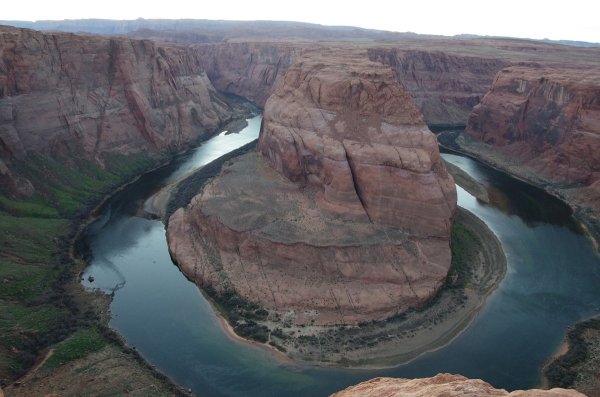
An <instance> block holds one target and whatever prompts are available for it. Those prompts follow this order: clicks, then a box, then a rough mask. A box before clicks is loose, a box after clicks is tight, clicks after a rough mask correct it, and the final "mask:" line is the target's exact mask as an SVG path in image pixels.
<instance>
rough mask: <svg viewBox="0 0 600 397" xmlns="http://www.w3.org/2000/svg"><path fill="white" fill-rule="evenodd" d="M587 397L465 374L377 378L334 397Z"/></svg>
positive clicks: (560, 390) (333, 395) (564, 391)
mask: <svg viewBox="0 0 600 397" xmlns="http://www.w3.org/2000/svg"><path fill="white" fill-rule="evenodd" d="M359 396H360V397H393V396H398V397H400V396H403V397H408V396H410V397H446V396H453V397H501V396H510V397H585V395H583V394H581V393H579V392H577V391H575V390H567V389H558V388H557V389H551V390H538V389H532V390H516V391H513V392H511V393H509V392H507V391H506V390H502V389H495V388H494V387H493V386H491V385H490V384H489V383H486V382H484V381H482V380H479V379H468V378H465V377H464V376H461V375H450V374H438V375H436V376H434V377H432V378H421V379H395V378H375V379H371V380H369V381H366V382H363V383H360V384H358V385H356V386H351V387H349V388H347V389H345V390H342V391H340V392H338V393H335V394H332V395H331V397H359Z"/></svg>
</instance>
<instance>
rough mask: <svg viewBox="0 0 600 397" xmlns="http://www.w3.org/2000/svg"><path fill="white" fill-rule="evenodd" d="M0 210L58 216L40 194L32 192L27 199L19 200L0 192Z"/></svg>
mask: <svg viewBox="0 0 600 397" xmlns="http://www.w3.org/2000/svg"><path fill="white" fill-rule="evenodd" d="M0 210H3V211H5V212H8V213H11V214H15V215H19V216H26V217H38V218H58V217H59V216H60V214H59V213H58V211H57V210H56V209H55V208H52V207H50V206H48V203H46V201H45V200H44V198H43V197H42V196H41V195H40V194H34V195H33V197H31V198H29V199H19V200H14V199H11V198H9V197H6V196H4V195H2V194H0Z"/></svg>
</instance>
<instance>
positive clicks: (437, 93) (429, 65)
mask: <svg viewBox="0 0 600 397" xmlns="http://www.w3.org/2000/svg"><path fill="white" fill-rule="evenodd" d="M369 58H370V59H371V60H373V61H378V62H381V63H384V64H386V65H389V66H391V67H392V69H393V70H394V72H395V73H396V76H397V77H398V80H400V81H401V82H402V84H403V85H404V87H405V88H406V90H407V91H408V92H409V93H410V94H411V96H412V97H413V98H414V101H415V104H416V105H417V107H419V109H420V110H421V112H423V115H424V116H425V120H426V121H427V123H428V124H430V125H465V124H466V122H467V118H468V116H469V114H470V112H471V109H473V106H475V105H477V104H478V103H479V101H480V100H481V98H483V96H484V95H485V93H486V92H487V91H488V90H489V88H490V85H491V83H492V81H493V78H494V76H495V75H496V73H497V72H498V71H499V70H500V69H502V68H503V67H505V66H508V65H509V63H510V61H509V60H506V59H499V58H495V57H486V56H469V55H459V54H452V53H445V52H443V51H422V50H405V49H386V48H373V49H369Z"/></svg>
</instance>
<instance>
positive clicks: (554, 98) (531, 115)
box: [466, 67, 600, 216]
mask: <svg viewBox="0 0 600 397" xmlns="http://www.w3.org/2000/svg"><path fill="white" fill-rule="evenodd" d="M466 132H467V133H468V134H469V135H471V136H473V137H475V138H477V139H479V140H482V141H483V142H485V143H487V144H490V145H492V146H493V147H494V148H495V149H496V150H497V151H498V152H500V153H501V154H502V155H503V156H505V159H508V160H507V161H510V162H513V163H514V164H519V165H520V166H521V173H522V176H524V177H526V178H530V179H531V178H533V179H536V181H537V182H541V183H543V184H550V185H551V187H553V188H556V189H563V190H564V192H566V195H567V196H569V197H571V200H572V201H573V202H574V203H577V204H583V205H586V206H591V207H592V208H593V209H594V211H595V214H596V216H600V70H598V69H595V70H594V69H569V68H560V69H554V68H528V67H510V68H507V69H504V70H502V71H501V72H499V73H498V75H497V76H496V79H495V80H494V84H493V86H492V88H491V90H490V91H489V92H488V93H487V94H486V96H485V97H484V98H483V100H482V102H481V104H479V105H478V106H476V107H475V108H474V109H473V113H472V114H471V116H470V118H469V123H468V126H467V130H466Z"/></svg>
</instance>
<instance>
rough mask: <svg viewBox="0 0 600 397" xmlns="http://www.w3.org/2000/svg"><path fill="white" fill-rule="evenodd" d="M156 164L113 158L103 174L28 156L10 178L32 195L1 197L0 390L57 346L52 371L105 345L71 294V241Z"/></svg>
mask: <svg viewBox="0 0 600 397" xmlns="http://www.w3.org/2000/svg"><path fill="white" fill-rule="evenodd" d="M159 160H160V159H156V158H154V159H153V158H151V157H149V156H148V155H145V154H139V155H133V156H122V155H114V156H110V157H108V158H105V159H104V162H105V164H106V167H105V168H101V167H100V166H98V165H97V164H95V163H93V162H90V161H83V160H75V161H74V162H73V163H72V164H61V163H59V162H57V161H55V160H52V159H50V158H47V157H40V156H30V157H29V158H28V159H27V161H23V162H21V163H20V166H19V167H18V168H17V169H13V170H12V171H13V172H15V173H17V174H19V175H22V176H23V177H25V178H27V179H28V180H29V181H31V182H32V183H33V185H34V186H35V191H36V192H35V194H33V195H32V196H31V197H29V198H22V197H11V196H10V195H9V193H8V192H4V191H3V192H0V231H1V233H0V386H1V385H5V384H7V383H8V382H10V381H11V380H14V379H16V378H18V377H19V376H21V375H22V374H23V373H24V372H25V371H27V369H28V368H30V367H31V365H32V364H33V363H34V362H35V360H36V359H37V358H38V355H39V352H40V351H42V350H43V349H45V348H48V347H50V346H52V345H54V344H56V343H58V342H61V341H64V342H61V343H59V344H58V345H57V346H56V348H55V351H56V358H54V359H53V360H54V361H50V364H52V363H53V362H58V363H63V362H66V361H68V360H70V359H75V358H79V357H83V356H84V355H85V354H87V353H88V352H90V351H94V350H97V348H100V347H102V346H103V345H104V344H105V343H106V342H105V340H106V337H107V336H106V335H104V336H101V334H100V333H98V330H97V327H96V325H98V324H99V323H98V318H99V314H98V312H97V309H93V306H94V305H93V304H91V303H86V300H85V298H81V294H78V289H77V288H72V287H71V286H72V285H77V281H76V280H75V276H76V274H77V273H78V271H79V270H80V269H77V267H76V265H75V264H74V263H73V261H72V259H71V256H70V245H71V241H72V239H73V238H74V236H75V235H76V232H77V228H78V227H79V225H80V223H81V221H82V220H84V219H85V217H86V216H87V214H88V213H89V211H90V210H91V209H92V208H93V206H95V205H97V204H98V203H99V202H100V200H101V199H102V197H104V195H105V194H106V193H108V192H110V191H112V190H114V189H115V187H116V186H118V185H119V184H120V183H122V181H123V180H126V179H129V178H131V177H132V176H133V175H137V174H139V173H140V172H141V171H143V170H145V169H148V168H150V167H151V166H153V165H156V164H157V162H158V161H159ZM56 360H59V361H56ZM49 368H51V367H49Z"/></svg>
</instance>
